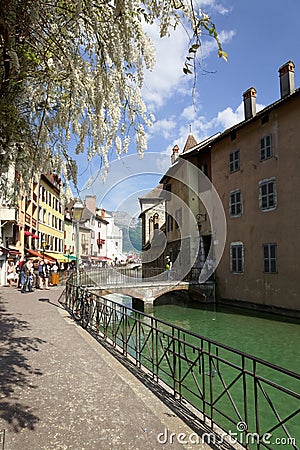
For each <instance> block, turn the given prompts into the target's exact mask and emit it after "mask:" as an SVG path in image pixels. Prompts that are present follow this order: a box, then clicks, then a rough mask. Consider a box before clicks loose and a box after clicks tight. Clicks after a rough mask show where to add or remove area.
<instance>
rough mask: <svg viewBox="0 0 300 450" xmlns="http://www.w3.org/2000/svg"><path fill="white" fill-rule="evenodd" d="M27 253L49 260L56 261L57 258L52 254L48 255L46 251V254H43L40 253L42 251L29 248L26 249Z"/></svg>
mask: <svg viewBox="0 0 300 450" xmlns="http://www.w3.org/2000/svg"><path fill="white" fill-rule="evenodd" d="M25 253H26V254H27V255H28V256H35V257H36V258H40V259H44V260H45V261H49V262H55V261H56V259H54V258H52V257H51V256H48V255H46V253H45V255H44V254H42V253H40V252H37V251H36V250H29V249H28V248H27V249H26V250H25Z"/></svg>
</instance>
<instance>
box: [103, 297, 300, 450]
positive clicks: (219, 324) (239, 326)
mask: <svg viewBox="0 0 300 450" xmlns="http://www.w3.org/2000/svg"><path fill="white" fill-rule="evenodd" d="M107 297H108V298H109V299H111V300H112V301H114V302H117V303H121V304H123V305H125V306H128V307H131V303H132V302H131V298H130V297H127V296H122V295H116V294H113V295H109V296H107ZM179 299H180V297H179V296H178V295H174V293H173V294H169V297H168V296H164V298H163V299H162V300H163V303H164V304H161V305H157V306H154V307H153V308H152V309H151V310H147V314H148V316H149V315H150V316H153V317H155V318H156V319H159V320H161V321H162V322H154V323H155V325H154V326H155V332H154V333H151V327H153V324H152V321H151V320H150V319H149V317H144V316H139V315H136V314H135V313H134V312H130V311H128V313H127V316H126V317H128V319H126V320H122V319H121V316H118V315H117V316H109V317H115V319H114V320H116V321H119V322H118V323H119V325H120V327H119V326H116V323H115V322H114V321H112V322H111V325H110V327H107V326H106V328H105V326H104V322H103V324H102V323H101V326H102V327H103V330H104V328H105V332H106V333H107V335H108V336H109V337H111V338H113V339H115V342H116V343H117V344H118V345H120V347H121V348H125V347H124V346H123V345H124V342H125V341H126V344H125V346H126V352H127V353H129V354H130V355H131V356H132V357H133V358H136V360H137V361H139V363H141V364H142V365H143V366H144V367H146V368H147V369H149V370H150V371H152V372H153V373H156V374H157V376H158V378H159V379H161V380H162V381H164V382H165V383H166V384H167V385H168V386H170V387H171V388H172V389H173V388H174V392H175V389H176V392H177V393H179V392H180V395H182V396H183V398H184V399H185V400H186V401H188V402H189V403H190V405H192V406H193V407H196V408H197V409H198V411H203V412H204V413H205V414H207V413H208V416H207V417H213V419H214V421H215V423H217V424H218V425H219V426H221V427H222V428H223V429H224V430H231V431H232V427H234V426H235V427H236V429H237V430H238V431H241V430H240V429H239V428H238V425H239V424H240V423H242V425H243V427H244V426H246V427H247V429H248V430H249V431H250V433H253V432H254V431H255V430H256V433H259V434H260V435H261V436H263V435H264V433H266V434H268V435H271V436H272V439H273V441H272V443H273V444H274V442H275V444H276V440H278V441H279V442H286V438H287V437H288V438H291V439H292V440H293V443H292V442H291V443H289V445H285V446H284V448H286V449H287V450H289V449H297V448H299V447H298V446H297V445H296V444H295V442H299V440H300V435H299V434H300V433H299V431H300V430H299V423H298V421H299V415H298V408H299V397H298V396H297V392H299V380H298V379H297V377H296V376H293V375H292V374H291V373H290V372H285V371H284V370H280V369H277V368H276V367H273V366H270V365H268V364H264V363H263V362H259V360H256V361H255V362H254V361H253V360H252V358H251V357H250V358H247V357H245V356H243V357H241V356H240V355H239V354H238V353H236V352H234V351H231V350H229V349H227V348H224V347H222V345H221V346H218V345H217V344H214V343H208V342H207V341H206V340H205V338H206V339H210V340H212V341H215V342H219V343H220V344H225V345H227V346H229V347H232V348H233V349H237V350H239V351H242V352H244V353H246V354H248V355H252V356H255V357H257V358H259V359H262V360H265V361H267V362H269V363H271V364H275V365H276V366H280V367H283V368H284V369H285V370H289V371H291V372H296V373H298V372H299V367H300V358H299V348H300V346H299V341H300V339H299V337H300V333H299V320H296V319H295V320H293V319H292V318H287V317H284V318H283V317H280V316H277V315H271V314H267V313H262V312H258V311H251V310H246V309H241V308H234V307H224V306H219V305H203V304H199V303H192V302H184V301H180V300H179ZM120 311H121V310H120ZM140 317H142V319H140ZM167 323H169V324H171V325H173V326H175V327H178V328H180V329H182V330H184V331H180V334H178V333H179V330H178V329H177V331H174V328H173V327H172V326H169V325H167ZM152 330H154V328H153V329H152ZM185 330H186V332H185ZM189 333H194V334H189ZM195 335H200V336H202V337H203V338H204V339H200V340H199V339H198V338H197V336H195ZM114 336H115V337H114ZM173 336H174V339H173ZM124 337H125V341H124ZM205 342H206V343H205ZM183 343H185V344H183ZM154 348H155V351H154V352H153V349H154ZM199 348H201V351H200V352H199V350H198V349H199ZM137 349H139V350H138V351H137ZM152 364H153V365H152ZM241 418H243V419H244V421H243V420H242V421H241V420H240V419H241ZM281 423H283V425H281ZM245 424H246V425H245ZM233 430H235V428H233ZM244 430H245V428H243V431H244ZM270 433H271V434H270ZM282 439H283V440H284V441H282ZM239 440H240V442H243V437H240V438H239ZM248 448H249V449H251V450H254V449H257V448H258V447H257V446H256V444H255V443H254V442H253V443H252V444H251V445H249V447H248ZM259 448H260V447H259ZM262 448H265V447H262ZM267 448H270V449H273V448H274V449H275V448H276V449H277V448H281V447H280V446H279V447H278V446H277V444H276V445H275V446H270V447H267Z"/></svg>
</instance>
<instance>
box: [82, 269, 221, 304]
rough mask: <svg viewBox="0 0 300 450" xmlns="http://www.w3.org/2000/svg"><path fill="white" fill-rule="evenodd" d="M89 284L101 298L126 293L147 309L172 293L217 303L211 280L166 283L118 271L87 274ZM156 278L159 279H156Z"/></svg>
mask: <svg viewBox="0 0 300 450" xmlns="http://www.w3.org/2000/svg"><path fill="white" fill-rule="evenodd" d="M85 275H86V277H87V279H86V283H83V284H88V283H90V284H92V285H93V288H92V290H93V291H94V292H97V293H99V294H100V295H106V294H111V293H116V294H123V295H128V296H129V297H132V299H133V301H141V302H142V303H143V304H144V306H145V307H147V306H153V305H154V303H155V300H157V299H158V298H159V297H161V296H162V295H163V294H166V293H167V292H172V291H183V292H186V294H190V296H191V297H194V298H196V297H197V299H198V300H200V301H202V302H209V303H211V302H215V283H214V282H213V281H207V282H206V283H201V284H200V283H198V282H197V281H195V280H194V281H180V280H172V281H171V280H170V281H168V280H163V279H159V280H158V281H153V279H151V278H142V277H141V275H140V274H138V273H137V272H136V273H135V274H133V276H132V273H131V274H130V276H128V272H124V271H122V272H118V271H117V270H110V269H109V270H105V271H103V270H101V271H88V272H85ZM154 279H155V277H154Z"/></svg>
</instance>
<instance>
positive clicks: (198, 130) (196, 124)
mask: <svg viewBox="0 0 300 450" xmlns="http://www.w3.org/2000/svg"><path fill="white" fill-rule="evenodd" d="M263 108H265V105H262V104H257V105H256V111H257V112H258V111H260V110H262V109H263ZM188 110H189V108H185V109H184V111H183V113H182V114H181V116H183V117H185V118H186V116H187V115H188V113H187V111H188ZM243 120H244V103H243V102H241V103H240V104H239V106H238V107H237V108H236V109H233V108H231V107H230V106H228V107H227V108H225V109H223V110H222V111H219V112H218V113H217V115H216V116H215V117H213V118H212V119H211V120H207V119H206V118H205V117H204V116H200V115H199V116H197V115H195V117H194V119H193V120H191V122H190V127H191V134H192V135H193V136H194V137H195V139H196V141H197V142H201V141H203V140H204V139H206V138H208V137H210V136H212V135H213V134H215V133H217V132H219V131H220V132H222V131H225V130H226V129H228V128H230V127H232V126H233V125H236V124H238V123H239V122H242V121H243ZM189 133H190V131H189V130H188V129H187V126H186V124H182V125H181V126H180V127H178V133H177V135H174V134H173V135H172V136H173V139H172V141H171V142H170V144H169V145H168V147H167V149H166V150H165V151H164V152H163V154H167V155H168V157H169V158H170V155H171V153H172V148H173V147H174V145H175V144H176V145H178V147H179V149H180V150H179V151H180V152H181V151H182V150H183V148H184V145H185V143H186V139H187V136H188V134H189Z"/></svg>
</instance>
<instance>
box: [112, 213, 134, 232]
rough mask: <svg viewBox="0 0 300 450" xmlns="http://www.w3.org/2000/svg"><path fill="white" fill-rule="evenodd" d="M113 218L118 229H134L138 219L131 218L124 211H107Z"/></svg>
mask: <svg viewBox="0 0 300 450" xmlns="http://www.w3.org/2000/svg"><path fill="white" fill-rule="evenodd" d="M108 212H109V214H111V215H112V216H113V218H114V221H115V224H116V225H117V226H118V227H120V228H124V227H125V228H128V227H135V226H136V225H138V223H139V222H140V219H138V218H136V217H131V215H130V214H128V213H127V212H126V211H108Z"/></svg>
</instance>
